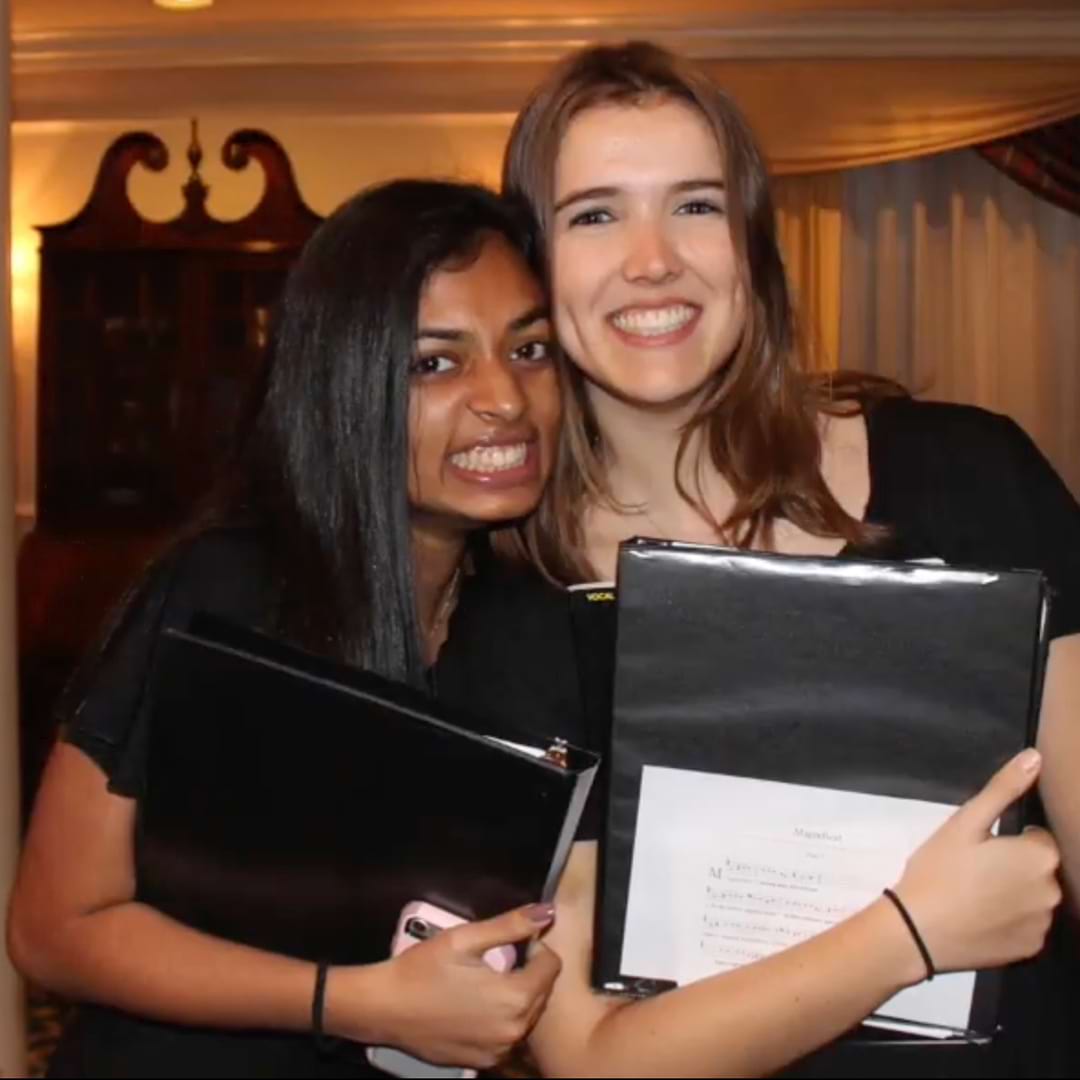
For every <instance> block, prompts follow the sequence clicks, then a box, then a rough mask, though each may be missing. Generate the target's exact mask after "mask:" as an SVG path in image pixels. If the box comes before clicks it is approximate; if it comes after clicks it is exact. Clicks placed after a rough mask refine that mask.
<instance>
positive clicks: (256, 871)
mask: <svg viewBox="0 0 1080 1080" xmlns="http://www.w3.org/2000/svg"><path fill="white" fill-rule="evenodd" d="M149 693H151V694H152V699H151V701H150V703H149V708H150V717H151V720H150V742H149V763H148V771H147V776H148V783H147V791H146V795H145V798H144V799H143V800H142V801H141V803H140V810H139V818H138V844H137V872H138V880H137V885H138V896H139V899H140V900H143V901H145V902H146V903H149V904H152V905H153V906H155V907H157V908H159V909H160V910H163V911H165V912H167V913H168V914H170V915H173V916H174V917H176V918H178V919H180V920H181V921H183V922H185V923H187V924H189V925H192V926H195V927H197V928H199V929H202V930H205V931H207V932H210V933H213V934H216V935H219V936H222V937H226V938H230V939H232V940H234V941H239V942H243V943H246V944H250V945H254V946H258V947H261V948H267V949H272V950H274V951H277V952H283V953H288V954H290V955H295V956H299V957H304V958H308V959H325V960H328V961H332V962H335V963H365V962H373V961H378V960H382V959H385V958H386V956H387V954H388V951H389V945H390V941H391V937H392V935H393V932H394V928H395V924H396V922H397V918H398V915H399V913H400V911H401V909H402V907H403V906H404V905H405V904H407V903H409V902H410V901H413V900H426V901H428V902H430V903H433V904H436V905H439V906H441V907H445V908H447V909H449V910H451V911H453V912H455V913H457V914H459V915H461V916H463V917H465V918H468V919H478V918H486V917H488V916H492V915H496V914H498V913H499V912H501V911H504V910H507V909H509V908H512V907H515V906H517V905H519V904H526V903H531V902H534V901H538V900H546V899H550V898H551V897H552V895H553V893H554V889H555V885H556V883H557V880H558V877H559V874H560V873H561V870H562V867H563V865H564V863H565V860H566V857H567V855H568V853H569V850H570V845H571V842H572V840H573V836H574V832H575V830H576V827H577V821H578V818H579V816H580V814H581V811H582V809H583V807H584V804H585V799H586V797H587V795H588V790H589V786H590V784H591V782H592V778H593V775H594V773H595V771H596V764H597V759H596V757H595V756H594V755H591V754H588V753H586V752H584V751H580V750H578V749H576V748H575V747H572V746H567V745H566V744H565V743H559V742H553V743H551V744H549V743H547V742H545V741H543V740H538V738H537V736H536V735H535V734H534V735H531V736H523V735H520V734H519V733H517V732H515V731H514V730H513V729H512V727H510V726H509V725H508V726H507V728H506V729H505V730H501V731H489V730H487V729H485V731H484V733H483V734H479V733H477V732H476V731H475V730H473V729H472V728H471V727H470V726H469V723H468V721H467V720H465V719H464V718H461V717H451V716H448V715H446V714H444V713H443V712H442V711H440V710H438V709H437V708H436V706H434V705H433V703H432V702H431V701H430V700H429V699H428V698H427V697H426V696H425V695H424V694H422V693H419V692H416V691H413V690H412V689H411V688H409V687H405V686H401V685H399V684H396V683H392V682H389V681H387V680H385V679H381V678H378V677H377V676H374V675H372V674H370V673H367V672H363V671H359V670H357V669H355V668H348V667H344V666H342V665H339V664H335V663H332V662H329V661H325V660H320V659H317V658H314V657H311V656H309V655H307V654H306V653H303V652H300V651H298V650H295V649H292V648H289V647H287V646H284V645H282V644H281V643H279V642H277V641H274V640H271V639H269V638H266V637H263V636H261V635H259V634H255V633H252V632H250V631H247V630H242V629H239V628H236V627H232V626H230V625H228V624H225V623H222V622H220V621H218V620H214V619H210V618H208V617H197V618H196V620H195V621H194V622H193V624H192V627H191V630H190V632H181V631H172V630H170V631H166V632H165V634H164V635H163V636H162V638H161V641H160V643H159V647H158V653H157V656H156V659H155V667H154V671H153V674H152V679H151V684H150V687H149ZM487 734H490V735H494V736H497V737H501V738H504V739H506V740H510V741H513V742H516V743H519V744H522V745H526V746H531V747H533V748H534V749H535V751H536V753H541V754H542V753H544V752H548V756H546V757H536V756H532V755H530V754H529V753H527V752H525V751H523V750H520V749H515V748H513V747H508V746H506V745H503V744H500V743H497V742H493V741H491V740H490V739H488V738H485V737H484V735H487Z"/></svg>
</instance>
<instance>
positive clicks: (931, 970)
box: [884, 889, 937, 982]
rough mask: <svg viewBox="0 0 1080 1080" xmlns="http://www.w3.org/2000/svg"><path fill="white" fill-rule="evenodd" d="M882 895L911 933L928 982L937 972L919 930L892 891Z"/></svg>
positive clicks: (885, 891)
mask: <svg viewBox="0 0 1080 1080" xmlns="http://www.w3.org/2000/svg"><path fill="white" fill-rule="evenodd" d="M884 893H885V895H886V896H887V897H888V898H889V899H890V900H891V901H892V902H893V906H894V907H895V908H896V910H897V911H899V912H900V918H901V919H903V920H904V923H905V925H906V926H907V928H908V930H910V931H911V936H912V937H913V938H914V939H915V944H916V945H917V946H918V949H919V953H920V955H921V956H922V958H923V963H924V964H925V965H926V981H927V982H930V981H931V980H932V979H933V978H934V976H935V975H936V974H937V970H936V969H935V967H934V960H933V957H931V955H930V950H929V949H928V948H927V947H926V942H925V941H923V939H922V934H920V933H919V928H918V927H917V926H916V925H915V920H914V919H913V918H912V917H911V914H910V912H909V911H908V909H907V908H906V907H904V903H903V901H902V900H901V899H900V897H899V896H897V895H896V893H894V892H893V891H892V889H885V890H884Z"/></svg>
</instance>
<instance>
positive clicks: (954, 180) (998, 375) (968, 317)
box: [839, 151, 1080, 494]
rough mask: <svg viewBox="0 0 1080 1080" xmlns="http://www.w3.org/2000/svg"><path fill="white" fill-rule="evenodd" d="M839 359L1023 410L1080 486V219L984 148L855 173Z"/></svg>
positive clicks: (954, 396)
mask: <svg viewBox="0 0 1080 1080" xmlns="http://www.w3.org/2000/svg"><path fill="white" fill-rule="evenodd" d="M843 205H844V222H843V229H842V232H843V239H842V258H841V263H842V267H841V281H842V287H841V303H840V308H841V318H840V334H839V340H840V350H839V359H840V363H841V365H842V366H844V367H852V368H861V369H865V370H870V371H876V372H880V373H881V374H884V375H889V376H893V377H895V378H898V379H900V380H902V381H903V382H905V383H906V384H907V385H908V386H910V387H912V388H913V389H915V390H917V391H919V392H920V393H923V394H925V396H928V397H934V398H939V399H944V400H951V401H962V402H970V403H973V404H977V405H982V406H985V407H987V408H990V409H994V410H996V411H998V412H1003V413H1008V414H1009V415H1011V416H1012V417H1013V418H1015V419H1016V420H1017V421H1018V422H1019V423H1020V424H1022V425H1023V427H1024V428H1025V429H1026V430H1027V431H1028V433H1029V434H1030V435H1031V436H1032V437H1033V438H1034V439H1035V440H1036V442H1037V443H1038V444H1039V446H1040V447H1041V449H1042V450H1043V452H1044V453H1045V454H1046V455H1047V456H1048V457H1049V458H1050V460H1051V461H1052V462H1053V463H1054V465H1055V466H1056V467H1057V469H1058V471H1059V472H1060V473H1061V474H1062V476H1063V477H1064V478H1065V480H1066V482H1067V483H1068V484H1069V485H1070V486H1071V487H1072V489H1073V491H1074V492H1076V493H1077V494H1080V216H1078V215H1075V214H1070V213H1069V212H1067V211H1065V210H1061V209H1058V208H1056V207H1054V206H1052V205H1050V204H1049V203H1046V202H1044V201H1043V200H1040V199H1038V198H1036V197H1035V196H1034V195H1032V194H1030V193H1029V192H1027V191H1026V190H1024V189H1023V188H1021V187H1019V186H1018V185H1017V184H1015V183H1013V182H1012V181H1011V180H1009V179H1008V178H1007V177H1005V176H1004V175H1002V174H1001V173H999V172H998V171H997V170H995V169H994V168H993V167H992V166H990V165H989V164H987V163H986V162H985V161H983V160H982V159H981V158H979V157H978V156H977V155H976V154H975V153H974V152H972V151H958V152H953V153H948V154H941V155H937V156H934V157H929V158H920V159H917V160H914V161H906V162H898V163H894V164H890V165H885V166H878V167H875V168H870V169H858V170H853V171H852V172H850V173H848V174H846V176H845V179H844V199H843Z"/></svg>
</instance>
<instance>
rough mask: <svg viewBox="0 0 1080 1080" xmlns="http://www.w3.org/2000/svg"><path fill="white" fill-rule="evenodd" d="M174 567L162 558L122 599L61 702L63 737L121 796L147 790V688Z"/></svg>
mask: <svg viewBox="0 0 1080 1080" xmlns="http://www.w3.org/2000/svg"><path fill="white" fill-rule="evenodd" d="M175 571H176V567H175V563H174V562H173V561H172V560H164V561H162V562H161V563H159V564H158V565H157V566H155V567H154V568H153V569H152V570H151V571H150V572H149V573H148V574H147V575H146V577H145V578H144V580H143V581H142V582H141V583H140V584H139V585H137V586H136V587H135V588H134V589H133V590H132V591H131V592H130V593H129V594H128V596H126V597H125V598H124V599H123V600H122V601H121V602H120V605H119V606H118V609H117V611H116V612H115V613H114V615H113V617H112V625H111V626H110V627H109V628H108V629H107V630H106V631H105V633H104V635H103V642H102V644H101V645H100V646H99V647H98V648H97V650H95V652H94V653H92V654H91V655H90V656H89V657H88V658H87V659H86V660H85V661H84V662H83V664H82V666H81V667H80V669H79V671H78V672H77V673H76V675H75V677H74V679H73V680H72V683H71V685H70V686H69V687H68V688H67V690H66V691H65V694H64V698H63V700H62V701H61V705H60V717H59V720H60V724H61V730H62V732H63V738H64V739H65V741H67V742H69V743H71V744H72V745H73V746H77V747H78V748H79V749H80V750H82V751H83V753H85V754H86V755H87V756H89V757H90V758H91V759H92V760H93V761H94V762H96V763H97V764H98V765H99V766H100V767H101V769H102V771H103V772H104V773H105V775H106V777H107V779H108V787H109V790H110V791H111V792H113V794H116V795H125V796H127V797H129V798H135V797H137V796H138V795H139V794H141V792H142V787H143V779H144V777H143V772H144V769H143V760H144V743H145V722H144V721H145V716H144V711H145V710H144V699H145V696H146V695H145V691H146V685H147V681H148V675H149V672H150V668H151V664H152V661H153V653H154V646H155V644H156V642H157V640H158V635H159V633H160V631H161V628H162V623H163V621H164V618H165V614H166V609H167V607H168V600H169V596H170V592H171V590H172V585H173V579H174V577H175Z"/></svg>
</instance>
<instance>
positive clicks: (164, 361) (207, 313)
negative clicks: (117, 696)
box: [37, 131, 319, 531]
mask: <svg viewBox="0 0 1080 1080" xmlns="http://www.w3.org/2000/svg"><path fill="white" fill-rule="evenodd" d="M201 156H202V153H201V149H200V148H199V147H198V144H197V142H194V141H193V143H192V147H191V149H190V150H189V160H190V162H191V165H192V172H191V177H190V178H189V180H188V182H187V183H186V184H185V186H184V197H185V204H184V210H183V213H182V214H181V215H180V217H178V218H177V219H176V220H174V221H171V222H164V223H156V222H149V221H145V220H143V219H142V218H140V217H139V215H138V213H137V211H136V210H135V208H134V207H133V206H132V205H131V203H130V201H129V200H128V197H127V190H126V189H127V178H128V174H129V172H130V171H131V169H132V168H133V167H134V166H135V165H136V164H138V163H142V164H143V165H145V166H147V167H148V168H151V169H155V170H160V169H162V168H164V166H165V163H166V161H167V154H166V151H165V147H164V146H163V145H162V143H161V142H160V141H159V140H158V139H157V138H155V137H154V136H153V135H149V134H146V133H133V134H130V135H125V136H123V137H122V138H120V139H118V140H117V141H116V142H115V143H114V144H113V145H112V146H111V147H110V148H109V150H108V151H107V152H106V154H105V157H104V159H103V161H102V163H101V167H100V169H99V172H98V177H97V181H96V183H95V185H94V190H93V194H92V195H91V197H90V200H89V202H88V203H87V205H86V207H85V208H84V209H83V211H82V212H81V213H80V214H78V215H77V216H76V217H75V218H73V219H72V220H71V221H68V222H65V223H64V224H61V225H51V226H47V227H44V228H42V229H41V234H42V246H41V324H40V335H39V342H40V344H39V359H38V371H39V391H38V393H39V396H38V402H39V405H38V408H39V419H38V439H39V442H38V477H39V483H38V498H37V512H38V523H39V525H40V526H41V527H43V528H46V529H57V530H64V531H70V530H81V529H113V528H119V529H125V528H130V527H139V528H151V527H167V526H168V525H170V524H173V523H175V522H177V521H178V520H180V519H181V518H182V517H183V516H184V515H185V514H186V513H187V512H188V511H189V510H190V508H191V506H192V504H193V502H194V500H195V499H196V498H197V497H198V495H200V494H201V493H202V492H203V491H204V490H205V488H206V486H207V484H208V482H209V481H210V479H211V478H212V476H213V474H214V469H215V466H216V464H217V463H218V462H219V461H220V460H221V457H222V455H223V453H224V451H225V450H226V448H227V447H228V445H229V442H230V439H231V438H232V435H233V433H234V432H235V429H236V421H237V418H238V416H239V413H240V409H241V405H242V402H243V400H244V396H245V393H246V390H247V388H248V387H249V386H250V384H251V382H252V380H253V378H254V376H255V373H256V372H257V371H258V369H259V366H260V364H261V362H262V359H263V356H264V354H265V350H266V346H267V340H268V334H269V327H270V318H271V310H272V308H273V304H274V301H275V299H276V297H277V295H278V293H279V292H280V290H281V286H282V284H283V281H284V277H285V274H286V273H287V271H288V268H289V266H290V264H291V263H292V262H293V260H294V259H295V258H296V255H297V253H298V251H299V249H300V248H301V246H302V245H303V243H304V241H305V240H306V239H307V237H308V236H309V235H310V233H311V232H312V230H313V229H314V227H315V226H316V225H317V224H318V221H319V218H318V217H317V215H315V214H314V213H312V211H310V210H309V209H308V208H307V207H306V206H305V205H304V203H303V201H302V199H301V198H300V195H299V193H298V191H297V189H296V185H295V182H294V180H293V174H292V169H291V167H290V165H289V162H288V159H287V158H286V157H285V154H284V152H283V151H282V150H281V148H280V147H279V146H278V145H277V143H276V142H274V140H273V139H271V138H270V137H269V136H268V135H265V134H262V133H260V132H256V131H241V132H238V133H236V134H235V135H233V136H232V137H231V138H230V139H229V140H228V142H227V143H226V145H225V149H224V159H225V163H226V164H227V165H228V166H229V167H230V168H234V169H237V168H243V167H244V166H246V165H247V163H248V161H249V160H250V159H251V158H252V157H256V158H258V159H259V160H260V162H261V163H262V165H263V167H264V169H265V171H266V177H267V185H266V191H265V194H264V196H263V198H262V200H261V201H260V203H259V205H258V206H257V207H256V208H255V210H254V211H253V212H252V213H251V214H249V215H248V216H247V217H245V218H243V219H242V220H240V221H236V222H220V221H217V220H215V219H213V218H211V217H210V216H209V215H208V214H207V212H206V206H205V204H206V196H207V190H208V189H207V187H206V185H205V184H204V183H203V181H202V179H201V177H200V176H199V171H198V169H199V164H200V161H201Z"/></svg>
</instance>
